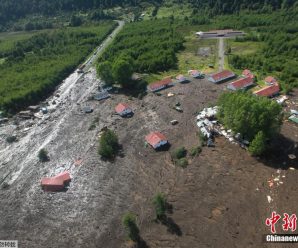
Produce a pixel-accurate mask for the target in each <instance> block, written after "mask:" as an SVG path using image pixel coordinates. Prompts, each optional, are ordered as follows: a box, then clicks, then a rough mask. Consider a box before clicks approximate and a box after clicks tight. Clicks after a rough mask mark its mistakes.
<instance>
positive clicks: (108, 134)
mask: <svg viewBox="0 0 298 248" xmlns="http://www.w3.org/2000/svg"><path fill="white" fill-rule="evenodd" d="M118 149H119V143H118V137H117V135H116V134H115V133H114V132H113V131H112V130H109V129H108V130H106V131H105V132H104V133H103V134H102V136H101V137H100V140H99V150H98V152H99V154H100V155H101V156H102V157H103V158H108V159H111V158H113V157H115V155H116V154H117V152H118Z"/></svg>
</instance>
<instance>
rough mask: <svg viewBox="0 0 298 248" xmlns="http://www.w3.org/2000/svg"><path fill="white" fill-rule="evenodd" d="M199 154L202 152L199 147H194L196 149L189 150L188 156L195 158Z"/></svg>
mask: <svg viewBox="0 0 298 248" xmlns="http://www.w3.org/2000/svg"><path fill="white" fill-rule="evenodd" d="M201 152H202V148H201V147H200V146H196V147H193V148H191V150H190V152H189V154H190V156H192V157H195V156H197V155H198V154H200V153H201Z"/></svg>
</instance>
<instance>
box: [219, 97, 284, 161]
mask: <svg viewBox="0 0 298 248" xmlns="http://www.w3.org/2000/svg"><path fill="white" fill-rule="evenodd" d="M218 105H219V107H220V108H219V113H218V119H219V121H220V122H221V123H223V124H224V126H225V127H226V128H227V129H232V130H233V131H234V133H240V134H241V135H242V138H243V139H245V140H248V141H250V142H251V144H250V148H249V151H250V152H251V153H252V154H253V155H261V154H262V153H263V152H264V151H265V150H266V148H267V141H268V140H270V139H272V138H273V137H275V136H276V135H277V134H278V133H279V131H280V127H281V124H282V107H281V106H280V105H279V104H278V103H276V102H275V101H272V100H270V99H267V98H264V97H256V96H254V95H252V94H250V93H241V92H237V93H224V94H222V95H221V96H220V98H219V101H218Z"/></svg>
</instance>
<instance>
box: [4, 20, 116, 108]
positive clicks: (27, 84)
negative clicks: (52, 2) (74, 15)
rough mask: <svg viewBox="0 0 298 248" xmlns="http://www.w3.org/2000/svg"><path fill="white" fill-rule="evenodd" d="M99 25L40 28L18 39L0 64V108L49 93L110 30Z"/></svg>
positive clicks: (107, 24)
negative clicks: (57, 28)
mask: <svg viewBox="0 0 298 248" xmlns="http://www.w3.org/2000/svg"><path fill="white" fill-rule="evenodd" d="M114 25H116V24H115V23H114V22H105V23H102V24H101V25H100V26H99V27H80V28H67V29H64V30H57V31H51V32H47V33H46V32H43V33H41V34H37V35H34V36H32V37H31V38H30V39H28V40H25V41H22V42H18V43H16V45H15V46H14V49H12V50H11V51H9V52H8V54H7V58H6V59H5V62H4V63H3V64H1V65H0V74H1V81H0V109H3V110H5V111H7V112H16V111H18V110H20V109H23V108H24V107H26V106H28V105H31V104H36V103H37V102H38V101H40V100H42V99H44V98H45V97H46V96H48V94H49V93H51V92H52V91H53V90H54V89H55V87H56V86H57V85H58V84H59V83H60V82H61V81H62V80H63V79H64V78H65V77H66V76H68V75H69V74H70V73H71V72H72V71H73V70H74V69H75V68H76V67H77V66H78V65H79V64H80V63H81V62H82V61H83V60H84V59H85V57H86V56H87V55H88V54H89V53H90V52H91V51H92V50H93V49H94V48H95V47H96V46H97V45H98V44H100V42H101V41H102V40H104V38H105V37H106V36H107V35H108V34H109V33H110V32H111V31H112V30H113V28H114Z"/></svg>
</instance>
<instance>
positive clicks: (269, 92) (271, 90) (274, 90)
mask: <svg viewBox="0 0 298 248" xmlns="http://www.w3.org/2000/svg"><path fill="white" fill-rule="evenodd" d="M279 91H280V88H279V85H278V84H274V85H270V86H266V87H264V88H262V89H260V90H257V91H255V92H254V94H255V95H258V96H266V97H272V96H275V95H277V94H278V93H279Z"/></svg>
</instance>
